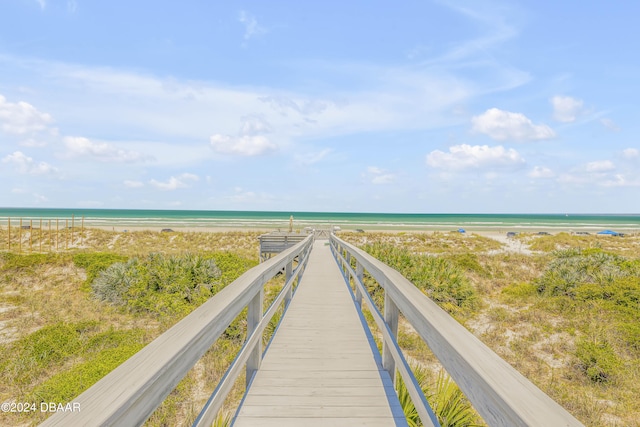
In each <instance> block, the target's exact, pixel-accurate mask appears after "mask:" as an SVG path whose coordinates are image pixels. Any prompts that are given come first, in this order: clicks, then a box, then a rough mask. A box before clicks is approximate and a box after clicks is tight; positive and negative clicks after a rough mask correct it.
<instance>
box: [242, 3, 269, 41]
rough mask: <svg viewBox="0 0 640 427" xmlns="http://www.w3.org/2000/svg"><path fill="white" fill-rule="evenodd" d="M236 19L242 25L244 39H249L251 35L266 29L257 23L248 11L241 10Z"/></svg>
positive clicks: (260, 33)
mask: <svg viewBox="0 0 640 427" xmlns="http://www.w3.org/2000/svg"><path fill="white" fill-rule="evenodd" d="M238 21H240V23H241V24H242V25H244V39H245V40H249V39H250V38H252V37H255V36H259V35H262V34H265V33H266V32H267V29H266V28H264V27H262V26H260V25H258V21H257V20H256V18H255V17H254V16H253V15H251V14H250V13H248V12H246V11H244V10H241V11H240V14H239V16H238Z"/></svg>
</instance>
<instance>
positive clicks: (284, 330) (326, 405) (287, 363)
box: [233, 240, 407, 427]
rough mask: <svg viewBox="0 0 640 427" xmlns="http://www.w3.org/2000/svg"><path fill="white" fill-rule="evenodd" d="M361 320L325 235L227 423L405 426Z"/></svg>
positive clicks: (312, 426) (242, 426)
mask: <svg viewBox="0 0 640 427" xmlns="http://www.w3.org/2000/svg"><path fill="white" fill-rule="evenodd" d="M363 322H364V319H362V317H361V315H360V314H359V312H358V311H357V309H356V306H355V304H354V301H353V298H352V296H351V294H350V292H349V290H348V287H347V285H346V283H345V281H344V279H343V277H342V275H341V272H340V270H339V268H338V266H337V264H336V262H335V261H334V259H333V256H332V255H331V251H330V249H329V246H328V243H327V241H326V240H318V241H316V242H315V244H314V247H313V249H312V252H311V255H310V258H309V263H308V264H307V268H306V270H305V273H304V276H303V278H302V280H301V283H300V286H299V287H298V290H297V292H296V294H295V296H294V298H293V299H292V301H291V304H290V305H289V308H288V310H287V312H286V315H285V316H284V318H283V321H282V323H281V325H280V327H279V328H278V330H277V332H276V334H275V337H274V339H273V341H272V343H271V345H270V346H269V348H268V350H267V352H266V354H265V357H264V359H263V361H262V365H261V367H260V369H259V370H258V372H257V373H256V376H255V378H254V380H253V382H252V383H251V385H250V387H249V389H248V391H247V393H246V395H245V398H244V400H243V402H242V405H241V407H240V409H239V411H238V416H237V418H236V419H235V422H234V424H233V425H234V426H235V427H246V426H265V427H270V426H278V427H280V426H303V427H318V426H327V427H328V426H335V427H341V426H374V427H375V426H407V422H406V420H405V418H404V415H403V413H402V409H401V407H400V404H399V402H398V398H397V396H396V394H395V391H394V390H393V385H392V384H391V380H390V378H389V375H388V374H387V372H386V371H384V370H383V369H382V366H381V362H380V357H379V353H378V352H377V349H376V348H375V343H373V340H372V339H371V338H370V337H368V336H367V334H366V333H365V329H364V328H363ZM374 351H375V352H376V353H374ZM374 354H375V355H374Z"/></svg>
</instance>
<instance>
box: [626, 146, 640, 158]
mask: <svg viewBox="0 0 640 427" xmlns="http://www.w3.org/2000/svg"><path fill="white" fill-rule="evenodd" d="M622 155H623V156H624V157H625V158H627V159H635V158H638V157H640V150H638V149H637V148H625V149H624V150H622Z"/></svg>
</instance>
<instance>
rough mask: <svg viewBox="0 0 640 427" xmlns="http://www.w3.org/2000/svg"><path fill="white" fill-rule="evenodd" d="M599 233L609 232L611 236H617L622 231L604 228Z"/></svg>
mask: <svg viewBox="0 0 640 427" xmlns="http://www.w3.org/2000/svg"><path fill="white" fill-rule="evenodd" d="M598 234H608V235H609V236H617V235H618V234H620V233H618V232H616V231H611V230H602V231H600V232H598Z"/></svg>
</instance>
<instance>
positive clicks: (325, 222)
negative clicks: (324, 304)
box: [0, 208, 640, 232]
mask: <svg viewBox="0 0 640 427" xmlns="http://www.w3.org/2000/svg"><path fill="white" fill-rule="evenodd" d="M290 216H293V218H294V227H295V228H296V229H301V228H304V227H313V228H329V227H332V226H338V227H340V228H342V229H345V230H352V229H363V230H367V229H369V230H457V229H458V228H464V229H466V230H496V231H498V230H499V231H508V230H514V231H518V230H521V231H524V230H535V229H542V228H545V229H554V230H555V229H557V230H558V231H570V230H572V229H582V230H589V231H600V230H604V229H612V230H615V231H626V232H629V231H640V214H629V215H627V214H601V215H594V214H571V213H570V214H397V213H345V212H290V211H282V212H269V211H193V210H138V209H38V208H0V226H2V227H6V225H7V223H8V221H9V218H10V219H11V224H12V226H16V225H17V224H18V223H19V221H20V219H22V221H23V224H24V223H25V221H26V223H28V222H29V221H33V222H34V226H35V225H36V223H39V221H40V220H43V221H44V222H46V221H49V220H54V221H55V220H56V219H58V220H59V221H65V220H68V224H69V225H71V218H72V217H73V218H74V220H75V225H76V226H80V222H81V221H82V219H83V218H84V226H85V227H92V226H100V227H114V228H116V229H126V228H127V227H159V228H200V227H208V228H215V227H221V228H224V227H248V228H259V229H287V228H288V227H289V218H290Z"/></svg>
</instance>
